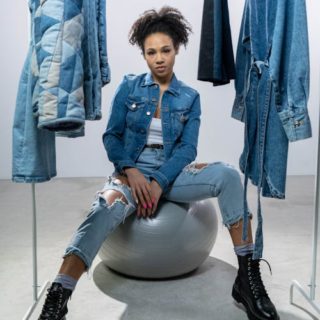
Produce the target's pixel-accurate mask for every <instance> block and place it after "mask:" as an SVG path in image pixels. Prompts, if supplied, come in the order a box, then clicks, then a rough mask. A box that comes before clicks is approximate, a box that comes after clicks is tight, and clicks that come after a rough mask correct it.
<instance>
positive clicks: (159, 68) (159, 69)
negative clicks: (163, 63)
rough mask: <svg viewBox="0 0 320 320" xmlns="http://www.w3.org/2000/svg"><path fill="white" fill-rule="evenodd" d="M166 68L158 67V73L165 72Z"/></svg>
mask: <svg viewBox="0 0 320 320" xmlns="http://www.w3.org/2000/svg"><path fill="white" fill-rule="evenodd" d="M165 68H166V67H158V68H156V69H157V70H158V71H164V69H165Z"/></svg>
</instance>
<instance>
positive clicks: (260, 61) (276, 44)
mask: <svg viewBox="0 0 320 320" xmlns="http://www.w3.org/2000/svg"><path fill="white" fill-rule="evenodd" d="M235 89H236V97H235V101H234V105H233V109H232V117H233V118H234V119H237V120H240V121H242V122H244V123H245V135H244V150H243V153H242V154H241V156H240V160H239V166H240V169H241V171H242V172H243V173H244V174H245V192H244V204H245V211H244V213H245V214H246V212H247V210H246V208H247V198H246V197H247V183H248V178H250V179H251V182H252V184H254V185H255V186H257V187H258V228H257V232H256V240H255V251H254V255H253V259H257V258H260V257H261V256H262V250H263V234H262V215H261V206H260V192H261V188H262V195H263V196H264V197H270V198H277V199H284V198H285V184H286V172H287V156H288V143H289V141H290V142H294V141H298V140H302V139H307V138H310V137H311V136H312V131H311V123H310V119H309V115H308V110H307V103H308V99H309V45H308V29H307V15H306V4H305V0H290V1H287V0H278V1H268V0H246V2H245V8H244V12H243V17H242V24H241V30H240V35H239V43H238V48H237V57H236V80H235ZM246 240H248V236H247V219H246V216H245V218H244V224H243V237H242V241H246Z"/></svg>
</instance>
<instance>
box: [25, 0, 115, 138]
mask: <svg viewBox="0 0 320 320" xmlns="http://www.w3.org/2000/svg"><path fill="white" fill-rule="evenodd" d="M29 7H30V10H31V12H32V13H33V14H32V17H33V30H32V44H33V48H32V49H33V50H32V57H31V59H32V64H31V70H32V75H33V81H36V85H35V88H34V91H33V100H32V107H33V112H34V116H35V117H39V119H38V128H39V129H46V130H52V131H55V132H56V136H67V137H77V136H83V135H84V124H85V120H100V119H101V117H102V114H101V88H102V87H103V86H104V85H105V84H107V83H109V82H110V68H109V64H108V56H107V49H106V0H73V1H64V0H45V1H40V0H31V1H30V2H29Z"/></svg>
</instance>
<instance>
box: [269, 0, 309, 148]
mask: <svg viewBox="0 0 320 320" xmlns="http://www.w3.org/2000/svg"><path fill="white" fill-rule="evenodd" d="M279 7H280V8H281V6H279ZM283 7H284V8H286V12H285V11H284V9H283V11H281V9H282V8H281V9H279V10H280V11H279V13H277V14H278V17H277V18H278V22H277V24H276V26H275V30H274V39H273V44H274V45H273V48H272V54H271V59H270V76H271V79H272V81H273V83H274V87H275V100H276V107H277V111H278V114H279V117H280V120H281V122H282V125H283V128H284V130H285V132H286V134H287V137H288V139H289V141H290V142H294V141H298V140H302V139H307V138H310V137H311V136H312V130H311V123H310V119H309V115H308V109H307V103H308V99H309V81H310V70H309V69H310V66H309V43H308V26H307V13H306V4H305V0H293V1H289V2H288V3H287V4H286V6H283ZM284 24H285V26H284Z"/></svg>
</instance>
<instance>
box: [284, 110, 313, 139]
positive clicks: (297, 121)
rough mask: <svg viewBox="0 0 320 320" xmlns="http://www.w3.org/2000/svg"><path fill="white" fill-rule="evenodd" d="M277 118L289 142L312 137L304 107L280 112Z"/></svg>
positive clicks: (306, 111)
mask: <svg viewBox="0 0 320 320" xmlns="http://www.w3.org/2000/svg"><path fill="white" fill-rule="evenodd" d="M279 117H280V120H281V122H282V125H283V128H284V130H285V132H286V134H287V137H288V139H289V141H290V142H294V141H298V140H303V139H308V138H311V137H312V129H311V123H310V118H309V115H308V109H307V108H306V107H299V108H294V109H293V108H292V109H290V110H285V111H281V112H279Z"/></svg>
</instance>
